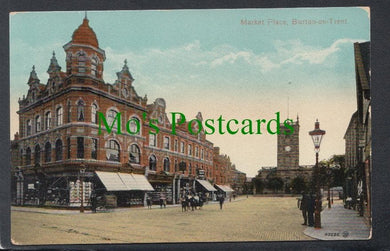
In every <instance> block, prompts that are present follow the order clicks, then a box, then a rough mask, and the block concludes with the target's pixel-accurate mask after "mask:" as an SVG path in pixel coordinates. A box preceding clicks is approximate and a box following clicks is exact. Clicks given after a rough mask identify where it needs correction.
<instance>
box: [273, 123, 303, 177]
mask: <svg viewBox="0 0 390 251" xmlns="http://www.w3.org/2000/svg"><path fill="white" fill-rule="evenodd" d="M291 126H292V127H293V128H294V132H293V133H291V132H290V128H288V127H285V126H284V124H280V134H278V162H277V167H278V168H288V169H292V168H298V167H299V118H298V117H297V121H296V122H293V123H292V124H291Z"/></svg>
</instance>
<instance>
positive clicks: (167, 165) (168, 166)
mask: <svg viewBox="0 0 390 251" xmlns="http://www.w3.org/2000/svg"><path fill="white" fill-rule="evenodd" d="M169 169H170V163H169V158H168V157H166V158H165V159H164V171H165V172H169Z"/></svg>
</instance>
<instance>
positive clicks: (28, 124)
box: [26, 120, 31, 136]
mask: <svg viewBox="0 0 390 251" xmlns="http://www.w3.org/2000/svg"><path fill="white" fill-rule="evenodd" d="M26 124H27V130H26V134H27V136H29V135H31V120H27V123H26Z"/></svg>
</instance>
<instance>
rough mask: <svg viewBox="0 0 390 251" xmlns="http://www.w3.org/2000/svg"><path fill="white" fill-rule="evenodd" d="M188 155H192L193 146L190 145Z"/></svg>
mask: <svg viewBox="0 0 390 251" xmlns="http://www.w3.org/2000/svg"><path fill="white" fill-rule="evenodd" d="M188 155H192V145H190V144H188Z"/></svg>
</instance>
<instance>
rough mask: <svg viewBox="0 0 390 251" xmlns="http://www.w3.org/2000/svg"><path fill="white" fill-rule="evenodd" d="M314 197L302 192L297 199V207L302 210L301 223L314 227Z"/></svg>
mask: <svg viewBox="0 0 390 251" xmlns="http://www.w3.org/2000/svg"><path fill="white" fill-rule="evenodd" d="M315 204H316V203H315V197H314V195H313V194H310V195H308V194H305V193H302V198H301V199H298V208H299V209H300V210H301V211H302V217H303V223H302V225H307V226H309V227H314V211H315Z"/></svg>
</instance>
